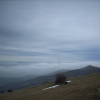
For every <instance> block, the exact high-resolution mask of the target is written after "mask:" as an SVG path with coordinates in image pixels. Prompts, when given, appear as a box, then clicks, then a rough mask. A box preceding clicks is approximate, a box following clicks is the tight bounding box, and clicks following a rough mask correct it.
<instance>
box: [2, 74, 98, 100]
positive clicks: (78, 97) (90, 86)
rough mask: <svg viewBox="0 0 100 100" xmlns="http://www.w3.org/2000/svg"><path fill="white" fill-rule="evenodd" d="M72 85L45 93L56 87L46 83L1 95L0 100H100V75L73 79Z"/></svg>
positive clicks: (63, 85)
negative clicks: (51, 87) (50, 87)
mask: <svg viewBox="0 0 100 100" xmlns="http://www.w3.org/2000/svg"><path fill="white" fill-rule="evenodd" d="M70 80H72V82H71V83H68V84H67V85H65V84H62V85H60V86H59V87H57V88H54V89H49V90H45V91H43V89H44V88H46V87H49V86H51V85H54V83H46V84H43V85H40V86H36V87H29V88H24V89H21V90H17V91H14V92H11V93H3V94H0V100H100V74H92V75H88V76H84V77H77V78H71V79H70Z"/></svg>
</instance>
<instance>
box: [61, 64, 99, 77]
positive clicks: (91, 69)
mask: <svg viewBox="0 0 100 100" xmlns="http://www.w3.org/2000/svg"><path fill="white" fill-rule="evenodd" d="M92 73H100V68H99V67H95V66H92V65H88V66H86V67H84V68H80V69H76V70H70V71H68V72H66V73H63V74H64V75H66V76H67V78H71V77H78V76H85V75H89V74H92Z"/></svg>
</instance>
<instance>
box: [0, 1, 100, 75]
mask: <svg viewBox="0 0 100 100" xmlns="http://www.w3.org/2000/svg"><path fill="white" fill-rule="evenodd" d="M0 9H1V11H0V63H2V62H4V63H5V62H34V63H37V65H36V67H35V65H32V66H34V67H32V66H31V67H25V66H22V69H23V68H25V72H26V71H27V70H29V69H30V70H31V69H32V70H33V69H35V68H36V69H37V67H39V68H38V69H37V70H39V69H43V67H42V66H45V68H44V69H49V68H50V64H51V69H52V68H54V67H57V64H58V61H59V59H60V63H61V64H62V65H63V66H64V64H65V63H66V65H67V67H68V68H69V65H68V64H69V63H71V64H74V66H75V68H76V66H77V64H81V65H86V64H91V65H92V64H93V65H96V66H98V67H100V1H99V0H0ZM58 58H59V59H58ZM52 64H53V65H52ZM20 67H21V66H17V67H7V68H8V69H6V67H5V66H0V70H1V71H2V73H3V74H5V72H7V71H8V70H11V69H13V71H12V72H16V71H15V70H16V69H18V71H19V70H20V71H21V70H22V69H20ZM70 67H72V66H70ZM14 68H16V69H14ZM64 68H65V67H64ZM78 68H79V67H78ZM9 73H10V72H9Z"/></svg>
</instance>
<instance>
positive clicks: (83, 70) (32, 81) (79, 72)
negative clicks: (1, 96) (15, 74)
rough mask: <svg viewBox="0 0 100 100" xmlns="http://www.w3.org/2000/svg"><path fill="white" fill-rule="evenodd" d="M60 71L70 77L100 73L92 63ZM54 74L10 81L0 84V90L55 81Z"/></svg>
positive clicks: (99, 69)
mask: <svg viewBox="0 0 100 100" xmlns="http://www.w3.org/2000/svg"><path fill="white" fill-rule="evenodd" d="M60 73H61V74H64V75H65V76H66V77H67V78H71V77H79V76H85V75H89V74H93V73H100V68H99V67H95V66H92V65H88V66H86V67H84V68H80V69H76V70H69V71H68V70H67V71H66V72H60ZM56 74H57V71H56V72H53V73H49V74H47V75H44V76H40V77H36V78H34V79H30V80H26V81H20V82H19V81H18V82H15V83H12V82H10V83H7V84H5V85H3V86H1V87H0V90H3V91H7V90H8V89H13V90H16V89H22V88H26V87H30V86H37V85H40V84H44V83H47V82H51V81H55V76H56Z"/></svg>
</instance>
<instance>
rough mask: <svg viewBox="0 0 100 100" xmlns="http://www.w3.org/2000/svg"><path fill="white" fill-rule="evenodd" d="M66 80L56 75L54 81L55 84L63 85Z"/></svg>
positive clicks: (64, 77) (62, 76)
mask: <svg viewBox="0 0 100 100" xmlns="http://www.w3.org/2000/svg"><path fill="white" fill-rule="evenodd" d="M66 80H67V78H66V76H64V75H62V74H57V75H56V80H55V84H56V85H57V84H62V83H65V82H66Z"/></svg>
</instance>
